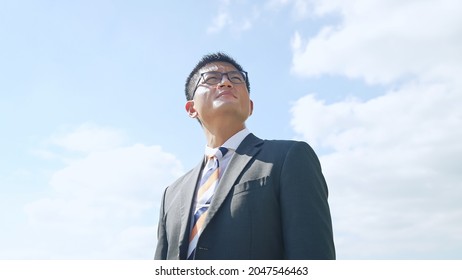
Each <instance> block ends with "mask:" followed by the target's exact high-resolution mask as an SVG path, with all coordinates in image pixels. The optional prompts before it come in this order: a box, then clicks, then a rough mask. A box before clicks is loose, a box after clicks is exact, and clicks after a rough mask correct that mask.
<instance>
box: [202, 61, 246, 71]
mask: <svg viewBox="0 0 462 280" xmlns="http://www.w3.org/2000/svg"><path fill="white" fill-rule="evenodd" d="M217 70H218V71H219V70H228V71H229V70H237V69H236V67H234V65H232V64H231V63H228V62H222V61H216V62H211V63H208V64H206V65H204V67H202V68H201V69H200V70H199V73H203V72H207V71H217Z"/></svg>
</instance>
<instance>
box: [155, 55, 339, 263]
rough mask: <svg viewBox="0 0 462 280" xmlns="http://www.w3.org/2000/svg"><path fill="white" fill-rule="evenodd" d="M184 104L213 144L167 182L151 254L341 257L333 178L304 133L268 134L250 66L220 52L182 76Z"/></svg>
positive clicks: (180, 256) (174, 256)
mask: <svg viewBox="0 0 462 280" xmlns="http://www.w3.org/2000/svg"><path fill="white" fill-rule="evenodd" d="M185 93H186V99H187V101H186V106H185V109H186V112H187V113H188V115H189V116H190V117H191V118H194V119H197V120H198V121H199V123H200V126H201V127H202V129H203V131H204V134H205V137H206V140H207V143H206V147H205V152H204V157H203V158H202V159H201V160H200V163H199V164H198V165H197V166H196V167H195V168H194V169H192V170H191V171H189V172H188V173H186V174H185V175H183V176H182V177H180V178H179V179H178V180H177V181H175V182H174V183H173V184H171V185H170V186H168V187H167V188H166V190H165V192H164V195H163V198H162V202H161V207H160V216H159V226H158V242H157V248H156V251H155V256H154V259H190V260H192V259H196V260H199V259H208V260H213V259H216V260H225V259H241V260H250V259H256V260H264V259H276V260H277V259H335V248H334V242H333V233H332V222H331V216H330V210H329V205H328V202H327V196H328V191H327V185H326V182H325V180H324V176H323V174H322V171H321V166H320V163H319V160H318V158H317V156H316V154H315V153H314V151H313V150H312V149H311V147H310V146H309V145H308V144H307V143H305V142H298V141H288V140H262V139H260V138H258V137H256V136H255V135H253V134H252V133H251V132H250V131H249V130H248V129H247V128H246V125H245V122H246V120H247V118H248V117H249V116H251V115H252V111H253V101H252V100H250V96H249V93H250V83H249V77H248V74H247V72H245V71H244V70H243V68H242V67H241V66H240V65H239V64H238V63H237V62H236V61H235V60H234V59H233V58H232V57H230V56H228V55H226V54H223V53H213V54H209V55H206V56H204V57H203V58H202V59H201V60H200V61H199V62H198V64H197V65H196V66H195V67H194V69H193V70H192V72H191V73H190V75H189V76H188V78H187V80H186V84H185Z"/></svg>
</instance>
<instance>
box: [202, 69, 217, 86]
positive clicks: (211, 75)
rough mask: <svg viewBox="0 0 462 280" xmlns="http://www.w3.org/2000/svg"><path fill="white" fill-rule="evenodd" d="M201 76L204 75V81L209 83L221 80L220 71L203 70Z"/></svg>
mask: <svg viewBox="0 0 462 280" xmlns="http://www.w3.org/2000/svg"><path fill="white" fill-rule="evenodd" d="M202 76H203V77H204V83H206V84H209V85H216V84H218V83H219V82H221V73H220V72H205V73H204V74H202Z"/></svg>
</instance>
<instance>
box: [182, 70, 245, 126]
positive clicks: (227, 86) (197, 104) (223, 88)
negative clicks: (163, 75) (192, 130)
mask: <svg viewBox="0 0 462 280" xmlns="http://www.w3.org/2000/svg"><path fill="white" fill-rule="evenodd" d="M210 71H215V72H221V73H228V72H230V71H237V69H236V68H235V67H234V66H233V65H232V64H229V63H226V62H214V63H210V64H207V65H205V66H204V67H203V68H202V69H200V70H199V73H205V72H210ZM195 82H196V83H197V80H196V81H195ZM252 109H253V103H252V101H251V100H250V97H249V92H248V90H247V87H246V83H245V82H244V83H240V84H238V83H233V82H231V81H230V80H229V77H228V76H227V75H223V77H222V79H221V81H219V82H218V84H215V85H210V84H207V83H205V81H204V79H201V80H200V81H199V85H198V87H197V89H196V91H195V94H194V99H193V100H190V101H188V102H187V103H186V110H187V111H188V113H189V115H190V116H191V117H194V118H198V119H199V120H200V121H201V123H202V124H204V125H207V124H208V123H210V122H215V121H221V120H225V119H227V120H232V121H236V122H239V123H244V122H245V121H246V119H247V118H248V117H249V116H250V115H251V114H252Z"/></svg>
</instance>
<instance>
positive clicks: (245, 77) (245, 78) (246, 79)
mask: <svg viewBox="0 0 462 280" xmlns="http://www.w3.org/2000/svg"><path fill="white" fill-rule="evenodd" d="M232 72H240V73H241V74H242V76H243V77H244V82H243V83H235V82H233V81H231V79H230V78H229V76H228V74H229V73H232ZM207 73H220V74H221V77H220V81H219V82H218V83H216V84H207V83H205V84H207V85H218V84H219V83H221V81H222V80H223V76H225V75H226V78H227V79H228V81H230V82H231V83H233V84H235V85H240V84H246V86H247V83H248V81H249V74H248V73H247V71H244V70H233V71H229V72H225V73H222V72H218V71H207V72H203V73H201V75H200V77H199V79H198V80H197V83H196V86H195V87H194V90H193V92H192V96H191V99H194V96H195V95H196V90H197V88H198V87H199V85H200V82H201V81H202V79H203V78H204V75H205V74H207Z"/></svg>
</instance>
